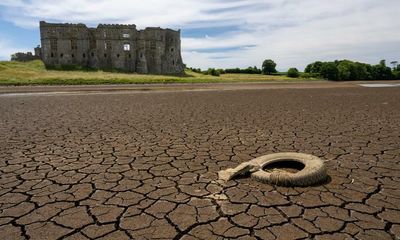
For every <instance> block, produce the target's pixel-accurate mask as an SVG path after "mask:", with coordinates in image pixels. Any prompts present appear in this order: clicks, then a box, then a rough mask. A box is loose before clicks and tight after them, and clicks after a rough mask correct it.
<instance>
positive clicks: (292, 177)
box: [250, 152, 328, 186]
mask: <svg viewBox="0 0 400 240" xmlns="http://www.w3.org/2000/svg"><path fill="white" fill-rule="evenodd" d="M281 162H289V163H290V162H292V163H293V162H294V163H300V164H301V165H304V167H303V168H302V169H301V170H300V171H298V172H296V173H290V172H286V171H279V170H278V171H265V170H264V169H265V168H266V167H267V166H268V165H270V164H276V163H281ZM250 163H251V164H254V165H258V166H260V168H259V170H258V171H255V172H253V173H251V177H252V178H254V179H256V180H258V181H261V182H266V183H270V184H275V185H280V186H310V185H314V184H317V183H320V182H323V181H325V180H326V178H327V176H328V175H327V170H326V167H325V165H324V162H323V161H322V160H321V159H320V158H318V157H316V156H313V155H309V154H303V153H292V152H286V153H275V154H269V155H265V156H261V157H258V158H255V159H253V160H251V161H250Z"/></svg>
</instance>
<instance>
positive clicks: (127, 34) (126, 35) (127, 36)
mask: <svg viewBox="0 0 400 240" xmlns="http://www.w3.org/2000/svg"><path fill="white" fill-rule="evenodd" d="M122 37H123V38H129V37H130V35H129V33H124V34H122Z"/></svg>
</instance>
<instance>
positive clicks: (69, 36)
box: [40, 21, 184, 74]
mask: <svg viewBox="0 0 400 240" xmlns="http://www.w3.org/2000/svg"><path fill="white" fill-rule="evenodd" d="M40 35H41V44H42V48H41V58H42V60H43V62H44V63H45V65H46V67H60V66H82V67H88V68H94V69H102V70H113V69H117V70H122V71H127V72H137V73H150V74H180V73H183V70H184V66H183V62H182V57H181V39H180V31H174V30H171V29H162V28H146V29H144V30H137V29H136V26H135V25H120V24H112V25H109V24H99V25H98V26H97V28H88V27H87V26H86V25H84V24H58V23H46V22H44V21H41V22H40Z"/></svg>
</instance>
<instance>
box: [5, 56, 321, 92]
mask: <svg viewBox="0 0 400 240" xmlns="http://www.w3.org/2000/svg"><path fill="white" fill-rule="evenodd" d="M185 73H186V74H185V76H182V77H180V76H163V75H143V74H132V73H115V72H103V71H59V70H47V69H46V68H45V66H44V64H43V62H42V61H40V60H36V61H31V62H25V63H22V62H8V61H3V62H0V85H3V86H6V85H79V84H141V83H223V82H268V81H269V82H277V81H315V80H320V79H315V78H311V79H304V78H289V77H286V76H270V75H259V74H223V75H221V76H219V77H216V76H209V75H203V74H199V73H195V72H192V71H186V72H185Z"/></svg>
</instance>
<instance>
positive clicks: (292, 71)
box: [287, 68, 300, 78]
mask: <svg viewBox="0 0 400 240" xmlns="http://www.w3.org/2000/svg"><path fill="white" fill-rule="evenodd" d="M287 76H288V77H291V78H298V77H299V76H300V74H299V70H297V68H289V70H288V72H287Z"/></svg>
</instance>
